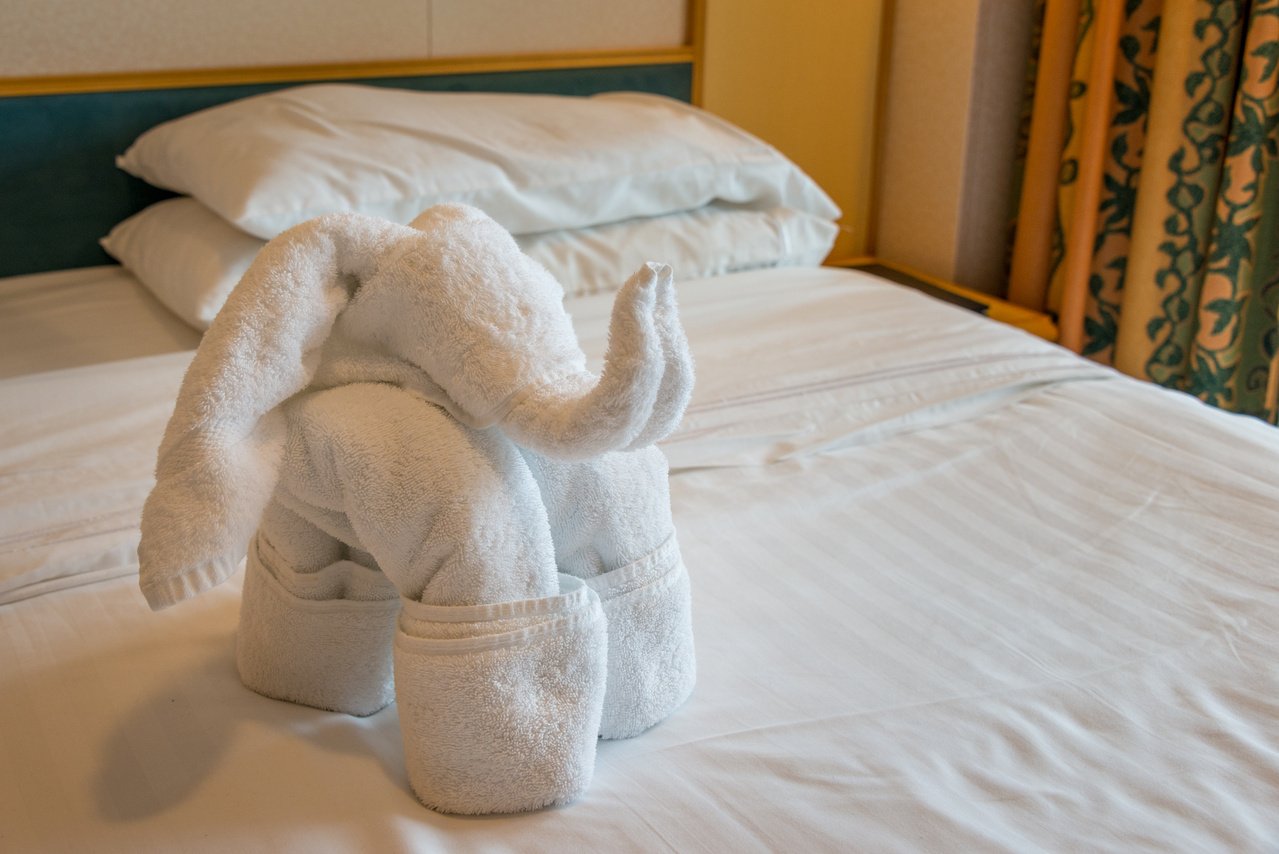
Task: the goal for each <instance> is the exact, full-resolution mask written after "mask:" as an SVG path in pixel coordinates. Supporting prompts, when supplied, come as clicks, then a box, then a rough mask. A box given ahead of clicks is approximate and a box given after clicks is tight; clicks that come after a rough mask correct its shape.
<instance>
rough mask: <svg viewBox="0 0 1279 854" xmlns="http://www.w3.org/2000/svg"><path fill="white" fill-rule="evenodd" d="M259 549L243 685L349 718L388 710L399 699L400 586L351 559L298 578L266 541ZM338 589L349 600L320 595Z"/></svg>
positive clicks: (244, 631) (245, 629) (243, 622)
mask: <svg viewBox="0 0 1279 854" xmlns="http://www.w3.org/2000/svg"><path fill="white" fill-rule="evenodd" d="M253 546H254V547H252V548H250V549H249V558H248V562H247V565H246V568H245V578H244V595H243V598H242V600H241V604H240V628H239V632H238V633H237V635H236V645H235V654H236V666H237V668H238V669H239V672H240V679H241V681H242V682H244V684H245V685H246V686H247V687H249V688H251V689H252V690H254V691H257V692H258V693H259V694H263V695H265V696H267V697H273V698H275V699H277V700H288V701H290V702H293V703H301V704H302V705H305V706H314V707H316V708H319V709H328V710H330V711H335V712H345V713H347V714H351V715H371V714H373V713H374V712H376V711H378V710H379V709H382V708H384V707H385V706H387V705H388V704H389V703H390V702H391V701H392V700H393V699H394V698H395V687H394V679H393V670H392V657H391V644H392V640H393V638H394V635H395V618H396V615H397V614H398V613H399V610H400V599H399V596H398V595H397V594H396V592H395V588H394V587H392V586H391V585H390V583H389V582H388V581H387V580H386V579H385V578H384V577H382V576H381V573H379V572H377V571H376V570H372V569H368V568H366V567H363V566H360V565H358V564H355V563H352V562H350V561H339V562H337V563H333V564H330V565H329V566H327V567H325V568H324V569H323V570H321V571H319V572H316V573H308V574H298V573H295V572H293V571H292V570H290V569H289V568H287V567H285V566H282V565H281V564H280V562H279V559H278V556H275V555H273V554H272V550H271V548H270V546H269V545H267V544H266V543H265V542H264V540H263V538H262V536H261V535H259V537H258V538H257V540H255V542H254V544H253ZM273 558H274V559H273ZM335 591H338V592H341V593H344V594H346V595H342V596H337V597H334V596H319V595H314V594H317V593H332V592H335ZM308 594H311V595H308ZM375 595H376V596H377V597H378V598H372V597H373V596H375ZM357 596H364V597H368V598H356V597H357Z"/></svg>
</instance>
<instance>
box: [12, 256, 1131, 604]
mask: <svg viewBox="0 0 1279 854" xmlns="http://www.w3.org/2000/svg"><path fill="white" fill-rule="evenodd" d="M680 289H681V291H680V300H681V303H682V305H681V314H682V315H683V317H684V320H685V326H686V328H687V330H688V334H689V338H690V342H691V345H692V347H693V350H694V355H695V358H696V359H697V361H698V385H697V389H696V392H695V396H694V400H693V403H692V406H691V407H690V409H689V414H688V416H687V417H686V419H685V421H684V423H683V425H682V426H681V428H680V430H679V431H678V432H677V433H676V434H675V435H674V436H673V437H671V439H670V440H668V442H666V443H664V445H663V448H664V450H665V452H666V454H667V457H668V459H669V460H670V463H671V467H672V470H673V471H675V472H678V471H680V470H682V469H699V468H706V467H716V466H742V465H763V464H767V463H770V462H775V461H778V460H783V459H788V458H793V457H796V456H802V455H806V454H813V453H822V452H831V451H834V450H837V449H839V448H843V447H848V446H851V445H856V444H865V443H869V442H874V441H882V440H883V439H885V438H887V437H890V436H892V435H894V434H895V433H897V432H900V431H908V430H920V429H923V428H925V427H928V426H938V425H942V424H946V423H950V422H954V421H957V420H964V419H969V418H974V417H977V416H979V415H981V414H982V413H985V412H989V411H992V410H994V409H998V408H999V407H1001V406H1006V405H1009V404H1010V403H1012V402H1014V401H1016V400H1019V399H1021V398H1024V397H1025V396H1027V395H1029V394H1033V393H1035V392H1036V391H1038V390H1041V389H1043V388H1045V387H1050V386H1053V385H1057V384H1061V383H1065V382H1070V381H1074V380H1079V379H1096V378H1099V377H1104V376H1108V375H1110V374H1109V373H1108V372H1107V371H1106V370H1105V369H1102V368H1099V367H1094V366H1091V365H1090V364H1089V363H1082V362H1080V361H1079V360H1077V359H1075V358H1074V357H1073V356H1070V355H1068V354H1066V353H1065V352H1064V351H1062V350H1060V349H1058V348H1056V347H1053V346H1051V345H1048V344H1045V343H1044V342H1042V341H1039V340H1038V339H1035V338H1032V337H1031V336H1028V335H1025V334H1024V333H1021V332H1019V331H1017V330H1012V329H1010V328H1007V327H1003V326H1001V325H999V324H995V323H993V322H991V321H988V320H986V319H984V318H981V317H979V316H976V315H971V314H969V313H967V312H963V311H960V310H958V309H955V308H954V307H952V306H949V305H945V304H943V303H939V302H936V301H934V300H931V299H929V298H927V297H923V296H921V295H919V294H917V293H916V292H914V291H910V290H908V289H905V288H902V287H900V286H898V285H894V284H890V283H887V282H884V281H882V280H878V279H875V278H873V277H870V276H866V275H864V274H859V273H854V272H849V271H843V270H832V269H811V270H805V269H794V268H791V269H786V270H769V271H756V272H751V273H743V274H737V275H731V276H723V277H716V278H713V279H705V280H698V281H690V282H683V283H681V285H680ZM611 303H612V296H611V295H598V296H593V297H587V298H584V299H580V300H574V301H571V302H570V309H571V311H572V313H573V315H574V320H575V324H576V325H577V327H578V331H579V334H580V335H581V337H582V341H583V345H584V347H585V349H586V351H587V353H588V354H591V355H592V357H596V358H597V357H598V355H599V354H600V353H602V352H603V350H604V347H605V339H606V331H607V319H608V315H609V311H610V309H611ZM190 358H191V354H190V353H176V354H168V355H161V356H153V357H149V358H141V359H135V360H129V361H123V362H117V363H113V364H104V365H96V366H90V367H85V368H75V369H70V370H66V371H56V372H50V373H46V374H41V375H38V376H29V377H19V378H14V379H10V380H6V381H2V382H0V411H5V412H9V413H16V415H15V416H14V417H11V418H9V419H7V423H6V424H5V426H4V433H3V442H0V604H4V603H8V602H14V601H18V600H21V599H25V598H30V597H31V596H35V595H39V594H41V593H47V592H52V591H55V590H61V589H65V588H67V587H70V586H75V585H76V584H79V583H93V582H96V581H100V580H104V579H107V578H111V577H114V576H117V575H124V574H129V573H132V572H133V571H135V565H136V548H137V540H138V532H137V520H138V517H139V516H140V512H141V506H142V502H143V501H144V500H145V498H146V495H147V493H148V491H149V490H150V488H151V485H152V482H153V467H154V464H155V448H156V447H157V445H158V443H159V440H160V436H161V434H162V432H163V429H164V424H165V421H166V420H167V418H168V416H169V414H170V413H171V411H172V406H173V399H174V396H175V395H176V389H177V386H178V384H179V382H180V380H181V377H182V373H183V371H184V370H185V368H186V365H187V363H188V362H189V360H190ZM850 366H851V370H850Z"/></svg>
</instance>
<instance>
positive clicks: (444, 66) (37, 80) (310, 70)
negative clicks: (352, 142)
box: [0, 0, 704, 103]
mask: <svg viewBox="0 0 1279 854" xmlns="http://www.w3.org/2000/svg"><path fill="white" fill-rule="evenodd" d="M703 2H704V0H703ZM692 6H693V8H696V7H699V6H701V2H697V1H696V0H694V2H693V4H692ZM689 38H690V40H692V39H694V38H698V39H699V40H700V33H697V34H694V33H690V34H689ZM700 52H701V51H700V46H699V45H697V44H689V45H686V46H681V47H671V48H654V49H636V50H603V51H571V52H561V53H537V54H510V55H503V56H460V57H444V58H439V59H406V60H394V61H388V62H358V63H338V64H325V65H279V66H245V67H241V68H193V69H185V70H179V71H134V72H121V73H110V74H82V75H67V76H59V77H9V78H0V97H6V98H8V97H15V96H24V95H65V94H73V93H82V92H124V91H134V90H140V89H183V88H194V87H199V86H234V85H237V84H246V83H292V82H297V83H305V82H307V81H312V80H358V79H363V78H373V77H419V76H434V75H443V74H484V73H493V72H501V71H540V70H550V69H557V68H602V67H613V66H621V65H667V64H675V63H691V64H692V65H693V69H694V75H695V77H694V79H695V80H696V75H697V73H698V67H697V66H698V62H697V60H698V59H699V58H700V56H699V55H700ZM694 102H695V103H696V99H695V101H694Z"/></svg>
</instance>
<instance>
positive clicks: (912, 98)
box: [875, 0, 981, 279]
mask: <svg viewBox="0 0 1279 854" xmlns="http://www.w3.org/2000/svg"><path fill="white" fill-rule="evenodd" d="M980 3H981V0H946V2H944V3H939V2H936V0H896V9H895V14H894V19H893V43H892V55H891V57H890V61H889V63H890V65H889V77H888V98H887V110H886V114H885V116H884V117H883V121H884V142H883V161H882V163H881V164H880V169H881V170H882V174H881V181H882V182H881V185H880V186H881V191H882V195H881V197H880V199H879V219H878V221H877V225H878V230H877V240H876V243H877V245H876V247H875V252H876V254H877V255H879V256H880V257H881V258H885V259H888V260H890V261H896V262H898V263H901V264H905V265H907V266H910V267H915V268H917V269H919V270H922V271H924V272H926V273H931V274H932V275H935V276H940V277H941V278H944V279H953V278H954V275H955V242H956V236H957V233H958V213H959V209H960V199H961V194H962V190H963V185H964V154H965V149H964V144H965V139H966V136H967V133H966V130H967V124H968V107H969V95H970V92H971V89H972V59H973V49H974V46H975V43H976V35H977V13H978V7H979V6H980Z"/></svg>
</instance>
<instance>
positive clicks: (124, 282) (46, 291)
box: [0, 266, 200, 378]
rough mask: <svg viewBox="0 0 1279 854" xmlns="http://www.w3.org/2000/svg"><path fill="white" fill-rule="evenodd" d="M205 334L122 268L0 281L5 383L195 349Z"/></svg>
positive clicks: (0, 357)
mask: <svg viewBox="0 0 1279 854" xmlns="http://www.w3.org/2000/svg"><path fill="white" fill-rule="evenodd" d="M199 343H200V333H199V332H198V331H197V330H195V329H193V328H192V327H190V326H187V325H186V324H185V323H183V321H182V320H181V319H180V318H179V317H178V316H177V315H175V314H173V313H172V312H171V311H169V310H168V309H167V308H165V307H164V306H163V305H162V304H161V303H160V301H159V300H157V299H156V298H155V297H153V296H152V295H151V294H150V292H148V291H147V289H146V288H144V287H143V286H142V285H141V284H140V283H139V282H138V280H137V279H135V278H134V277H133V276H132V275H130V274H129V273H128V272H126V271H125V270H124V269H123V268H121V267H115V266H102V267H85V268H83V269H78V270H60V271H57V272H54V273H38V274H35V275H30V276H13V277H10V278H5V279H0V378H4V377H13V376H19V375H22V374H32V373H38V372H40V371H54V370H60V369H62V368H71V367H78V366H81V365H96V364H99V363H102V362H110V361H115V360H119V359H132V358H135V357H138V356H148V355H152V354H155V353H171V352H174V351H179V350H191V349H194V348H195V347H196V346H197V345H198V344H199Z"/></svg>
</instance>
